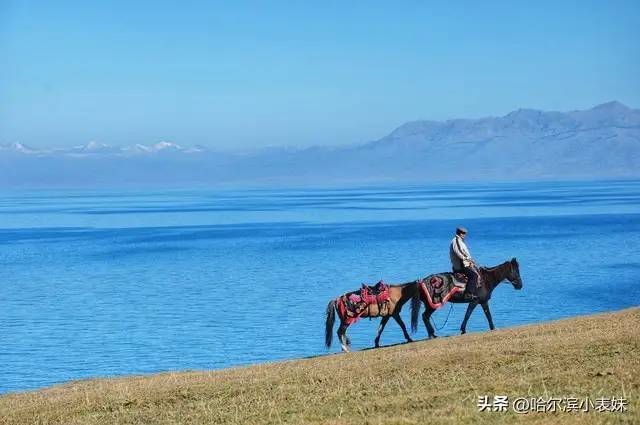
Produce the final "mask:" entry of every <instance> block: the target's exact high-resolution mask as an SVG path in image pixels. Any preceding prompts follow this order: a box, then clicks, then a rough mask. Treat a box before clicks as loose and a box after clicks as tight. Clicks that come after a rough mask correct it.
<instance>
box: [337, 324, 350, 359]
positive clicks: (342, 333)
mask: <svg viewBox="0 0 640 425" xmlns="http://www.w3.org/2000/svg"><path fill="white" fill-rule="evenodd" d="M348 327H349V325H347V324H345V323H344V322H341V323H340V327H339V328H338V339H339V340H340V345H342V351H344V352H348V351H349V338H347V328H348Z"/></svg>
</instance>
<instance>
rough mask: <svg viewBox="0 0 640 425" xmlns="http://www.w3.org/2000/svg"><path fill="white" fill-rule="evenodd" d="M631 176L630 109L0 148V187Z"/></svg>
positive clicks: (637, 148) (634, 161)
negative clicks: (248, 148) (347, 138)
mask: <svg viewBox="0 0 640 425" xmlns="http://www.w3.org/2000/svg"><path fill="white" fill-rule="evenodd" d="M627 177H640V110H637V109H631V108H629V107H627V106H625V105H623V104H622V103H619V102H615V101H613V102H609V103H605V104H601V105H598V106H595V107H594V108H592V109H588V110H582V111H572V112H544V111H538V110H534V109H519V110H516V111H513V112H511V113H509V114H507V115H505V116H502V117H493V118H482V119H454V120H448V121H413V122H408V123H406V124H404V125H402V126H400V127H398V128H397V129H395V130H393V131H391V132H390V133H389V135H387V136H386V137H383V138H382V139H380V140H377V141H373V142H370V143H365V144H352V145H349V146H343V147H311V148H304V149H293V148H271V149H262V150H257V151H252V152H245V153H238V152H232V151H228V152H223V151H212V150H210V149H208V148H206V147H204V146H181V145H177V144H175V143H171V142H157V143H155V144H151V145H143V144H135V145H127V146H111V145H107V144H103V143H98V142H89V143H87V144H85V145H80V146H76V147H72V148H48V149H37V148H33V147H29V146H27V145H24V144H19V143H13V144H6V145H2V146H0V185H1V186H2V187H5V188H6V187H8V188H12V187H13V188H18V187H119V186H136V185H144V186H158V187H178V186H183V187H184V186H189V185H207V186H220V185H222V186H224V185H252V186H255V185H273V184H277V185H281V184H284V185H292V186H295V185H301V184H302V185H304V184H363V183H365V184H366V183H392V182H415V183H428V182H442V181H471V180H478V179H480V180H493V181H501V180H536V179H589V178H627Z"/></svg>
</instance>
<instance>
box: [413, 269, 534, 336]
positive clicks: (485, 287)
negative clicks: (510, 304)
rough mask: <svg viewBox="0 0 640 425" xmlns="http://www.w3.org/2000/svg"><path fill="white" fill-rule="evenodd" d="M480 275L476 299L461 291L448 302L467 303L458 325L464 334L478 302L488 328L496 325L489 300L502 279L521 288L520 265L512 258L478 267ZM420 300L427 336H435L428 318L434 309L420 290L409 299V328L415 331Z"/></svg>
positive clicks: (493, 327) (492, 328) (516, 287)
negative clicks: (486, 266) (496, 263)
mask: <svg viewBox="0 0 640 425" xmlns="http://www.w3.org/2000/svg"><path fill="white" fill-rule="evenodd" d="M480 276H481V284H478V287H477V289H476V295H477V296H478V298H477V299H474V300H470V298H469V297H468V296H465V294H463V293H457V294H455V295H454V296H453V297H451V299H450V300H449V302H453V303H469V306H468V307H467V312H466V314H465V315H464V320H463V321H462V326H460V331H461V332H462V333H463V334H464V333H466V332H467V321H468V320H469V317H471V313H473V309H475V308H476V306H477V305H478V304H480V305H481V306H482V309H483V310H484V314H485V316H486V317H487V321H488V322H489V328H490V329H491V330H494V329H495V328H496V327H495V326H494V325H493V319H492V318H491V310H489V300H490V299H491V293H492V292H493V290H494V289H495V288H496V286H498V284H499V283H500V282H502V281H503V280H508V281H509V282H511V284H512V285H513V287H514V288H515V289H522V279H521V278H520V266H519V265H518V261H517V260H516V259H515V258H513V259H511V261H506V262H504V263H502V264H500V265H499V266H496V267H490V268H485V267H481V268H480ZM420 301H423V302H424V305H425V308H426V310H425V312H424V313H422V320H423V321H424V325H425V326H426V327H427V332H428V333H429V338H435V337H436V331H435V330H434V329H433V326H431V322H430V321H429V319H430V318H431V315H432V314H433V312H434V311H435V310H434V309H432V308H431V306H430V305H429V303H427V302H425V301H424V300H423V299H422V296H421V294H420V291H419V290H418V291H415V293H414V296H413V299H412V300H411V330H412V331H414V332H415V331H416V329H417V328H418V313H420Z"/></svg>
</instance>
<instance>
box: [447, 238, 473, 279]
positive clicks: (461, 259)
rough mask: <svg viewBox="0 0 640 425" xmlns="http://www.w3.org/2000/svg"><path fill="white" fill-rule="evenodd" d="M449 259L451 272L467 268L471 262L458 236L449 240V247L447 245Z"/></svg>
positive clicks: (467, 250)
mask: <svg viewBox="0 0 640 425" xmlns="http://www.w3.org/2000/svg"><path fill="white" fill-rule="evenodd" d="M449 258H451V266H452V267H453V270H456V271H459V270H462V269H463V268H465V267H469V266H470V265H471V263H472V262H473V259H472V258H471V254H469V248H467V245H466V244H465V243H464V241H463V240H462V238H461V237H460V236H458V235H456V236H455V237H454V238H453V239H452V240H451V245H449Z"/></svg>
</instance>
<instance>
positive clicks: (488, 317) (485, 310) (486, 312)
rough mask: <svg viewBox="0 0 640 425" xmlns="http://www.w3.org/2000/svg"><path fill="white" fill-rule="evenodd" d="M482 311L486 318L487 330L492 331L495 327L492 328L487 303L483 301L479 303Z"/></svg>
mask: <svg viewBox="0 0 640 425" xmlns="http://www.w3.org/2000/svg"><path fill="white" fill-rule="evenodd" d="M481 305H482V309H483V310H484V315H485V316H487V322H489V329H491V330H494V329H495V328H496V327H495V326H493V319H492V318H491V310H489V301H484V302H483V303H481Z"/></svg>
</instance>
